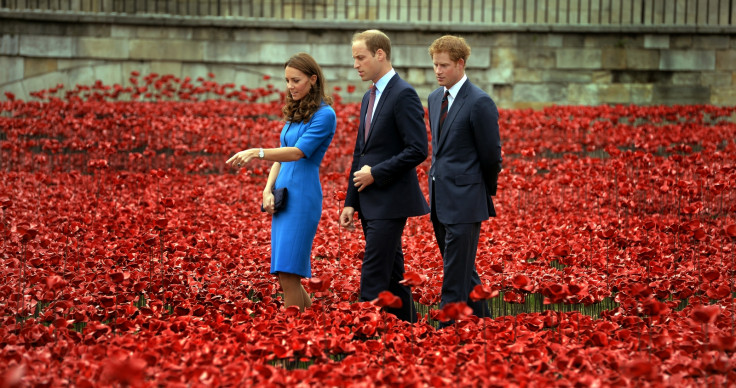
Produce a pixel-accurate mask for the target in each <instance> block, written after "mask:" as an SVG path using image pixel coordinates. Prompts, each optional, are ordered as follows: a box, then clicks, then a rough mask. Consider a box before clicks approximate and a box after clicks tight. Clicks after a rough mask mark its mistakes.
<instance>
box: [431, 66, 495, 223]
mask: <svg viewBox="0 0 736 388" xmlns="http://www.w3.org/2000/svg"><path fill="white" fill-rule="evenodd" d="M443 94H444V87H440V88H438V89H435V90H434V91H433V92H432V93H430V95H429V98H428V99H427V103H428V112H429V126H430V129H431V130H432V166H431V168H430V170H429V193H430V194H429V195H430V196H434V198H432V199H433V200H430V202H431V203H432V204H433V206H435V208H434V209H433V210H434V212H435V213H436V214H437V219H438V220H439V221H440V222H441V223H443V224H461V223H474V222H481V221H484V220H487V219H488V218H489V217H495V216H496V210H495V208H494V207H493V199H492V198H491V196H493V195H496V186H497V183H498V173H499V172H500V171H501V161H502V160H501V138H500V135H499V131H498V109H497V108H496V104H495V103H494V102H493V100H492V99H491V97H490V96H489V95H488V94H487V93H486V92H484V91H483V90H481V89H480V88H478V87H477V86H475V85H473V84H472V83H470V81H469V80H466V81H465V83H464V84H463V86H462V87H461V88H460V90H459V91H458V93H457V96H456V97H455V100H454V101H453V103H452V105H451V106H450V110H449V111H448V112H447V117H446V118H445V122H444V125H443V128H442V131H441V135H440V136H439V137H438V136H437V129H438V128H437V127H438V126H439V121H440V107H441V105H442V96H443Z"/></svg>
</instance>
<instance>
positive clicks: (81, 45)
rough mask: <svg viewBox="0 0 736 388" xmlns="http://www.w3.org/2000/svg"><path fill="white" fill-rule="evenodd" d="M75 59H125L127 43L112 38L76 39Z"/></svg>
mask: <svg viewBox="0 0 736 388" xmlns="http://www.w3.org/2000/svg"><path fill="white" fill-rule="evenodd" d="M76 49H77V51H76V55H75V57H82V58H104V59H127V58H128V41H127V40H124V39H112V38H77V44H76Z"/></svg>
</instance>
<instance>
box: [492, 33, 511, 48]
mask: <svg viewBox="0 0 736 388" xmlns="http://www.w3.org/2000/svg"><path fill="white" fill-rule="evenodd" d="M516 39H517V34H515V33H511V32H499V33H496V34H493V35H491V39H490V46H491V47H516Z"/></svg>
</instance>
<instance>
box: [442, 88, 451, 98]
mask: <svg viewBox="0 0 736 388" xmlns="http://www.w3.org/2000/svg"><path fill="white" fill-rule="evenodd" d="M449 95H450V91H449V90H445V95H444V96H442V99H443V100H447V97H448V96H449Z"/></svg>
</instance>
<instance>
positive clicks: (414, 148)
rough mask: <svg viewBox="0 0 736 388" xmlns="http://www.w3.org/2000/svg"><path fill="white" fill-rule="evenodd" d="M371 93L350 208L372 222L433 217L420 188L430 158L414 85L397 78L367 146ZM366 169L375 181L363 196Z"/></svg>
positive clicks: (362, 118) (360, 137) (381, 105)
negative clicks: (360, 177) (361, 178)
mask: <svg viewBox="0 0 736 388" xmlns="http://www.w3.org/2000/svg"><path fill="white" fill-rule="evenodd" d="M369 94H370V93H369V92H366V94H365V95H364V96H363V102H362V104H361V106H360V126H359V128H358V138H357V139H356V141H355V150H354V152H353V164H352V166H351V168H350V178H349V182H348V190H347V195H346V197H345V206H351V207H353V208H355V210H356V211H357V212H359V213H360V215H361V217H364V218H366V219H369V220H374V219H394V218H404V217H413V216H420V215H424V214H427V213H429V205H428V204H427V200H426V199H425V198H424V194H423V193H422V190H421V189H420V188H419V179H418V178H417V171H416V167H417V166H418V165H419V164H421V163H422V162H423V161H424V160H425V159H427V155H428V154H429V151H428V148H429V145H428V140H427V127H426V126H425V124H424V108H423V107H422V103H421V100H420V99H419V96H418V95H417V92H416V91H415V90H414V88H412V87H411V85H409V84H408V83H407V82H406V81H404V80H403V79H401V77H399V75H398V74H396V75H394V76H393V77H392V78H391V80H389V82H388V84H387V85H386V88H385V89H384V90H383V92H382V93H381V97H380V99H379V100H378V105H377V106H376V108H375V113H374V114H373V118H372V119H371V128H370V131H369V132H368V134H369V135H368V140H367V141H363V139H364V133H365V128H364V125H365V116H366V111H367V110H368V99H369ZM365 165H368V166H371V175H373V179H374V182H373V184H371V185H369V186H367V187H366V188H365V189H364V190H363V191H361V192H358V189H357V188H356V187H355V186H354V185H353V177H354V174H355V172H356V171H358V170H360V169H361V168H362V167H363V166H365Z"/></svg>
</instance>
